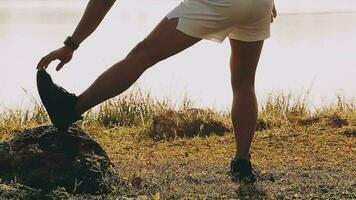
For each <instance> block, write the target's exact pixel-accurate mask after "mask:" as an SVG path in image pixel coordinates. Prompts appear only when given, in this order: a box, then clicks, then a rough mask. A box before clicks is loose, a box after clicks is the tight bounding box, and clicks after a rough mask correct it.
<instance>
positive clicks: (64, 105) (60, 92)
mask: <svg viewBox="0 0 356 200" xmlns="http://www.w3.org/2000/svg"><path fill="white" fill-rule="evenodd" d="M37 89H38V92H39V94H40V97H41V100H42V103H43V105H44V107H45V108H46V110H47V113H48V115H49V118H50V119H51V121H52V123H53V125H54V126H55V127H56V128H58V129H60V130H66V129H67V128H68V127H69V126H70V125H71V124H73V123H74V122H76V121H78V120H80V119H82V117H81V116H78V115H77V114H76V113H75V105H76V103H77V102H78V97H77V96H76V95H75V94H71V93H69V92H67V91H66V90H65V89H63V88H62V87H60V86H58V85H56V84H55V83H53V81H52V78H51V76H50V75H49V74H48V73H47V72H46V70H44V69H41V70H38V72H37Z"/></svg>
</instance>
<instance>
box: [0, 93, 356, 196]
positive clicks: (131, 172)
mask: <svg viewBox="0 0 356 200" xmlns="http://www.w3.org/2000/svg"><path fill="white" fill-rule="evenodd" d="M307 102H308V100H307V96H302V95H293V94H274V95H270V96H268V98H266V100H265V101H264V102H263V103H262V104H261V105H260V113H259V120H258V121H259V123H258V127H257V132H256V137H255V140H254V143H253V146H252V159H253V164H254V165H255V167H256V169H257V170H258V171H259V172H260V174H261V175H262V178H261V180H260V181H259V182H258V183H257V184H256V185H253V186H249V185H240V184H236V183H232V182H231V181H230V179H229V177H228V175H227V173H228V166H229V162H230V160H231V158H232V157H233V155H234V153H235V142H234V135H233V134H232V131H231V122H230V119H229V116H230V114H229V113H221V112H217V111H214V110H210V109H197V108H194V104H193V103H192V102H191V101H189V99H186V100H185V101H184V103H182V105H178V106H177V105H173V104H172V103H171V102H170V101H169V100H167V99H164V100H158V99H155V98H154V97H152V96H151V95H150V94H147V93H144V92H142V91H139V90H138V91H137V90H136V91H134V92H131V93H128V94H127V95H126V96H122V97H120V98H116V99H113V100H110V101H108V102H106V103H104V104H102V105H101V106H99V107H98V108H96V109H94V110H92V111H90V112H88V113H87V114H86V116H85V120H84V121H83V122H82V124H81V126H82V127H83V128H84V129H85V130H86V132H87V133H88V134H90V135H91V136H93V137H94V138H95V139H96V140H97V141H98V142H99V143H100V144H101V145H102V147H103V148H104V149H105V150H106V151H107V153H108V155H109V156H110V158H111V160H112V162H113V164H114V169H115V171H116V172H117V173H118V174H119V175H120V176H121V177H122V178H123V179H124V180H126V181H127V182H128V183H129V186H128V187H125V188H122V187H120V185H115V184H113V188H114V189H113V191H112V193H111V194H109V195H106V196H86V195H76V196H73V195H71V194H69V193H67V192H66V191H64V190H63V189H61V188H58V190H55V191H52V192H51V193H50V194H48V195H47V197H48V198H49V199H117V198H118V197H123V196H126V197H139V196H141V198H144V197H143V196H145V197H147V198H149V199H355V198H356V181H355V180H356V167H355V166H356V147H355V144H356V142H355V141H356V140H355V133H356V101H355V99H351V100H346V99H345V98H343V97H342V96H337V97H336V101H335V103H334V104H330V105H324V106H321V107H319V108H316V109H314V111H311V108H310V106H309V105H308V103H307ZM34 105H35V106H34V108H31V109H28V110H11V111H6V112H4V113H1V114H0V140H1V141H6V140H9V139H11V138H12V137H13V136H14V135H15V134H16V133H18V132H21V131H22V130H25V129H27V128H30V127H34V126H39V125H41V124H46V123H48V118H47V116H46V113H45V111H44V109H43V108H42V107H41V106H39V104H36V103H35V104H34ZM216 127H218V128H216ZM1 198H5V199H10V198H13V199H25V198H28V199H31V198H35V199H36V191H33V189H31V188H26V187H25V186H21V185H18V184H15V183H13V184H2V185H1V184H0V199H1Z"/></svg>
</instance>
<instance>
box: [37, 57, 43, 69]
mask: <svg viewBox="0 0 356 200" xmlns="http://www.w3.org/2000/svg"><path fill="white" fill-rule="evenodd" d="M44 59H45V57H43V58H42V59H41V60H40V62H38V64H37V69H42V66H43V61H44Z"/></svg>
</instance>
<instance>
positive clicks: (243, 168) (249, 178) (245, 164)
mask: <svg viewBox="0 0 356 200" xmlns="http://www.w3.org/2000/svg"><path fill="white" fill-rule="evenodd" d="M230 176H231V179H232V181H234V182H240V183H241V182H243V183H251V184H252V183H254V182H256V181H257V180H258V177H259V176H258V174H257V172H256V171H255V170H254V169H253V167H252V164H251V161H250V160H247V159H236V160H232V161H231V164H230Z"/></svg>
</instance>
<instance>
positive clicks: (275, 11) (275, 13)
mask: <svg viewBox="0 0 356 200" xmlns="http://www.w3.org/2000/svg"><path fill="white" fill-rule="evenodd" d="M277 15H278V14H277V9H276V6H275V5H273V9H272V13H271V23H273V22H274V19H276V17H277Z"/></svg>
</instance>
